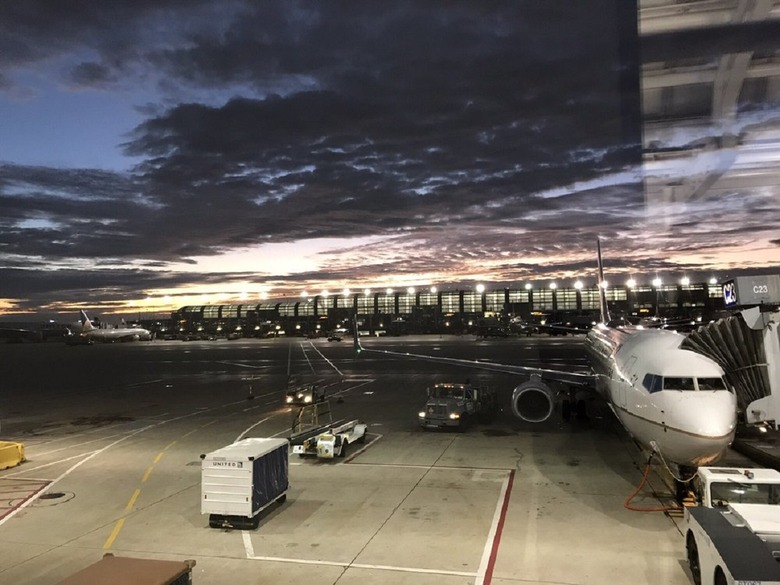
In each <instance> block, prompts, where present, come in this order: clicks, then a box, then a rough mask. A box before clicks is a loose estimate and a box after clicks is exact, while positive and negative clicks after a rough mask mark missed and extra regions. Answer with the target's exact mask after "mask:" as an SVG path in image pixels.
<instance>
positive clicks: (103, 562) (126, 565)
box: [59, 553, 195, 585]
mask: <svg viewBox="0 0 780 585" xmlns="http://www.w3.org/2000/svg"><path fill="white" fill-rule="evenodd" d="M194 566H195V561H193V560H187V561H158V560H152V559H134V558H131V557H115V556H114V555H113V554H111V553H106V554H105V555H103V558H102V559H100V560H99V561H98V562H96V563H93V564H91V565H90V566H88V567H87V568H85V569H82V570H81V571H79V572H78V573H74V574H73V575H71V576H70V577H68V578H67V579H65V580H64V581H60V582H59V585H190V584H191V583H192V567H194Z"/></svg>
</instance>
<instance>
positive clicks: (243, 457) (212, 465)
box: [200, 438, 289, 530]
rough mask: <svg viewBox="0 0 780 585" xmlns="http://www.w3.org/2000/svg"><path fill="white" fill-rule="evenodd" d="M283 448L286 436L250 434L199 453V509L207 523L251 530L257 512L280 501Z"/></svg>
mask: <svg viewBox="0 0 780 585" xmlns="http://www.w3.org/2000/svg"><path fill="white" fill-rule="evenodd" d="M287 450H288V442H287V439H264V438H251V439H243V440H241V441H237V442H235V443H233V444H232V445H227V446H226V447H222V448H221V449H217V450H216V451H213V452H211V453H206V454H203V455H201V456H200V458H201V460H202V461H201V473H202V476H201V498H200V501H201V506H200V512H201V514H208V515H209V526H211V527H212V528H239V529H247V528H249V529H252V530H254V529H255V528H257V526H258V525H259V523H260V517H259V514H260V512H262V511H263V510H265V509H266V508H267V507H269V506H270V505H271V504H273V503H275V502H278V503H280V504H281V503H284V501H285V500H286V499H287V489H288V488H289V482H288V461H287Z"/></svg>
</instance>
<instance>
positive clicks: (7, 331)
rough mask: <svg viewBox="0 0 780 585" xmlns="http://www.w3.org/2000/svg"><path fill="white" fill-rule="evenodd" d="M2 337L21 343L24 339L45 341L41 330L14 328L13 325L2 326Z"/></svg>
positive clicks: (0, 332)
mask: <svg viewBox="0 0 780 585" xmlns="http://www.w3.org/2000/svg"><path fill="white" fill-rule="evenodd" d="M0 339H2V340H5V341H7V342H9V343H21V342H22V341H43V334H42V333H41V332H40V331H33V330H31V329H14V328H12V327H3V328H0Z"/></svg>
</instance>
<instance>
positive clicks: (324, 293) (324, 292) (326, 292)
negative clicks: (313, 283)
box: [320, 290, 330, 297]
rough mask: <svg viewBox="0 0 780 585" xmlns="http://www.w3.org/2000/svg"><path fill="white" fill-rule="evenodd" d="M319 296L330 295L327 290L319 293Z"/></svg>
mask: <svg viewBox="0 0 780 585" xmlns="http://www.w3.org/2000/svg"><path fill="white" fill-rule="evenodd" d="M320 295H321V296H323V297H327V296H328V295H330V293H329V292H328V291H327V290H324V291H322V292H321V293H320Z"/></svg>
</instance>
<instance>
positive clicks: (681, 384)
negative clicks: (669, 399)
mask: <svg viewBox="0 0 780 585" xmlns="http://www.w3.org/2000/svg"><path fill="white" fill-rule="evenodd" d="M695 389H696V387H695V386H694V385H693V378H669V377H667V378H664V390H695Z"/></svg>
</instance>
